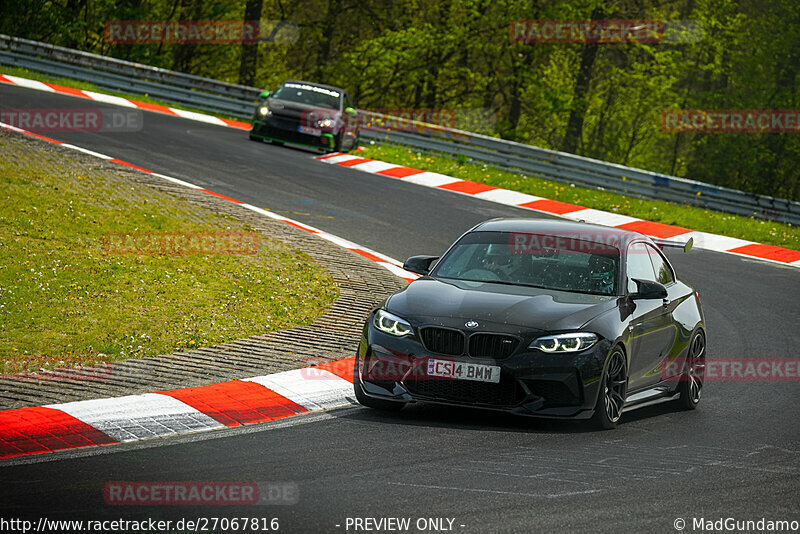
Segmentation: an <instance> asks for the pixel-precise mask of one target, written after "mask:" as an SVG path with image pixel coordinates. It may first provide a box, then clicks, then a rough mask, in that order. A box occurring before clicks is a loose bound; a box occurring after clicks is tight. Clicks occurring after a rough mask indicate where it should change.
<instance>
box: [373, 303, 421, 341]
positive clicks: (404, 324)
mask: <svg viewBox="0 0 800 534" xmlns="http://www.w3.org/2000/svg"><path fill="white" fill-rule="evenodd" d="M372 324H374V325H375V328H377V329H378V330H380V331H381V332H386V333H387V334H390V335H393V336H397V337H403V336H407V335H409V334H413V333H414V329H413V328H411V325H410V324H409V323H408V321H405V320H404V319H401V318H400V317H398V316H396V315H394V314H391V313H389V312H387V311H386V310H383V309H381V310H378V311H377V312H375V317H374V318H373V320H372Z"/></svg>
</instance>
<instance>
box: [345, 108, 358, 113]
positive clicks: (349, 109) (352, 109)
mask: <svg viewBox="0 0 800 534" xmlns="http://www.w3.org/2000/svg"><path fill="white" fill-rule="evenodd" d="M344 112H345V113H347V114H348V115H355V114H356V113H358V112H357V111H356V108H353V107H350V106H348V107H346V108H344Z"/></svg>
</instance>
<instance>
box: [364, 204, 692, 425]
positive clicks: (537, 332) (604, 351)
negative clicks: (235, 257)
mask: <svg viewBox="0 0 800 534" xmlns="http://www.w3.org/2000/svg"><path fill="white" fill-rule="evenodd" d="M665 246H672V247H682V248H684V250H688V249H689V248H690V247H691V240H690V241H689V242H688V243H676V242H670V241H663V240H657V239H651V238H649V237H647V236H645V235H642V234H639V233H636V232H631V231H627V230H620V229H617V228H609V227H605V226H597V225H593V224H585V223H576V222H566V221H551V220H537V219H496V220H491V221H487V222H484V223H481V224H479V225H477V226H476V227H474V228H472V229H471V230H469V231H468V232H467V233H465V234H464V235H462V236H461V237H460V238H459V239H458V240H457V241H456V242H455V243H454V244H453V245H452V246H451V247H450V248H449V249H448V250H447V252H445V254H444V255H443V256H442V257H441V258H439V257H434V256H414V257H412V258H409V259H408V260H407V261H406V263H405V266H404V267H405V269H406V270H409V271H412V272H415V273H418V274H420V275H422V277H421V278H419V279H417V280H416V281H414V282H412V283H411V284H409V286H408V287H407V288H406V289H404V290H402V291H400V292H398V293H395V294H394V295H392V296H390V297H389V298H388V299H386V301H384V302H383V304H382V305H381V306H380V307H378V308H377V309H375V310H373V312H372V313H371V314H370V316H369V318H368V319H367V321H366V324H365V325H364V331H363V335H362V339H361V344H360V346H359V350H358V357H357V358H356V364H355V370H354V387H355V394H356V397H357V399H358V401H359V402H360V403H361V404H363V405H365V406H369V407H372V408H378V409H383V410H392V409H400V408H402V407H403V406H404V405H405V404H407V403H409V402H416V401H423V402H433V403H440V404H450V405H462V406H472V407H480V408H487V409H493V410H501V411H505V412H510V413H514V414H519V415H529V416H537V417H551V418H569V419H591V420H592V421H593V422H594V424H595V425H597V426H598V427H601V428H606V429H609V428H613V427H615V426H616V424H617V422H618V421H619V419H620V417H621V415H622V413H623V411H625V410H629V409H632V408H634V407H638V406H642V405H645V404H650V403H653V402H659V401H664V400H670V399H674V400H675V401H676V402H677V403H678V404H679V405H680V406H682V407H683V408H685V409H694V408H696V407H697V405H698V403H699V402H700V397H701V393H702V387H703V371H704V369H705V347H706V332H705V320H704V318H703V311H702V308H701V306H700V299H699V296H698V294H697V292H696V291H695V290H694V289H692V288H691V287H689V286H688V285H686V284H685V283H684V282H682V281H681V280H680V279H679V278H678V277H677V275H676V274H675V270H674V269H673V267H672V265H671V264H670V262H669V261H668V260H667V258H666V257H665V256H664V254H663V248H664V247H665Z"/></svg>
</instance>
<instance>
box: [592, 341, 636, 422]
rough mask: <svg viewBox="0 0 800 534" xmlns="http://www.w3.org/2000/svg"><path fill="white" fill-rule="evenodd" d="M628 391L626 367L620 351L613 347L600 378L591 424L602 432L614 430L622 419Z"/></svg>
mask: <svg viewBox="0 0 800 534" xmlns="http://www.w3.org/2000/svg"><path fill="white" fill-rule="evenodd" d="M627 389H628V376H627V365H626V364H625V355H624V354H623V353H622V349H620V348H619V347H615V348H614V350H613V351H612V352H611V356H609V357H608V361H607V363H606V367H605V369H604V370H603V375H602V377H601V378H600V392H599V393H598V394H597V403H596V404H595V407H594V416H592V423H593V425H594V426H595V427H597V428H600V429H603V430H611V429H612V428H616V426H617V422H618V421H619V419H620V417H622V408H623V407H624V406H625V396H626V391H627Z"/></svg>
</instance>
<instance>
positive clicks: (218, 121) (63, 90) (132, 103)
mask: <svg viewBox="0 0 800 534" xmlns="http://www.w3.org/2000/svg"><path fill="white" fill-rule="evenodd" d="M0 83H7V84H11V85H17V86H19V87H25V88H27V89H34V90H36V91H45V92H48V93H58V94H62V95H68V96H75V97H78V98H87V99H89V100H94V101H96V102H102V103H104V104H112V105H115V106H122V107H125V108H136V109H142V110H145V111H154V112H156V113H163V114H165V115H172V116H174V117H181V118H184V119H189V120H193V121H199V122H205V123H207V124H215V125H217V126H228V127H230V128H237V129H239V130H249V129H250V124H249V123H247V122H242V121H235V120H231V119H223V118H222V117H215V116H213V115H206V114H205V113H197V112H194V111H186V110H185V109H178V108H171V107H168V106H161V105H159V104H149V103H147V102H140V101H138V100H131V99H129V98H122V97H119V96H111V95H106V94H103V93H96V92H94V91H88V90H86V89H75V88H73V87H64V86H63V85H57V84H54V83H46V82H40V81H38V80H31V79H29V78H20V77H19V76H11V75H10V74H0Z"/></svg>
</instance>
